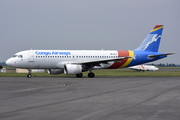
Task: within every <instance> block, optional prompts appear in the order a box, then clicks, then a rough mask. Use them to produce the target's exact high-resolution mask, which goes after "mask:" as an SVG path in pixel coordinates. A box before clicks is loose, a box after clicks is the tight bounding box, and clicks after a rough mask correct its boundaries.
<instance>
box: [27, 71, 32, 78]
mask: <svg viewBox="0 0 180 120" xmlns="http://www.w3.org/2000/svg"><path fill="white" fill-rule="evenodd" d="M28 71H29V74H27V78H31V77H32V76H31V69H28Z"/></svg>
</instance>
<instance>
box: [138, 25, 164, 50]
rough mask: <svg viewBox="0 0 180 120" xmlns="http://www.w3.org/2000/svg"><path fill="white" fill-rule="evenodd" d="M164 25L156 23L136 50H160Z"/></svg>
mask: <svg viewBox="0 0 180 120" xmlns="http://www.w3.org/2000/svg"><path fill="white" fill-rule="evenodd" d="M163 27H164V26H163V25H156V26H155V27H154V28H153V30H151V32H150V33H149V35H148V36H147V37H146V38H145V40H144V41H143V42H142V43H141V45H140V46H139V47H138V48H137V49H135V50H140V51H151V52H158V49H159V44H160V41H161V36H162V31H163Z"/></svg>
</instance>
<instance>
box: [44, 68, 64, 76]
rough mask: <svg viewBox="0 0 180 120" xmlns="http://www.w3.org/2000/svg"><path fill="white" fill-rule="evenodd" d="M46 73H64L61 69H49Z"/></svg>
mask: <svg viewBox="0 0 180 120" xmlns="http://www.w3.org/2000/svg"><path fill="white" fill-rule="evenodd" d="M48 73H49V74H51V75H58V74H62V73H64V71H63V69H49V70H48Z"/></svg>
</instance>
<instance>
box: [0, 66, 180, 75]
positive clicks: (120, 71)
mask: <svg viewBox="0 0 180 120" xmlns="http://www.w3.org/2000/svg"><path fill="white" fill-rule="evenodd" d="M93 72H94V73H95V75H96V76H111V77H112V76H180V69H177V70H163V68H161V69H160V70H158V71H156V72H153V71H145V72H142V71H141V72H138V71H134V70H130V69H127V68H126V69H115V70H109V69H107V70H93ZM88 73H89V72H83V76H87V74H88ZM26 76H27V73H0V77H26ZM32 76H34V77H48V76H49V77H50V76H67V77H68V76H72V77H74V76H75V75H65V74H60V75H50V74H48V73H32Z"/></svg>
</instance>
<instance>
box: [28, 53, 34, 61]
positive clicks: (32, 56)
mask: <svg viewBox="0 0 180 120" xmlns="http://www.w3.org/2000/svg"><path fill="white" fill-rule="evenodd" d="M29 62H34V53H33V51H30V52H29Z"/></svg>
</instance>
